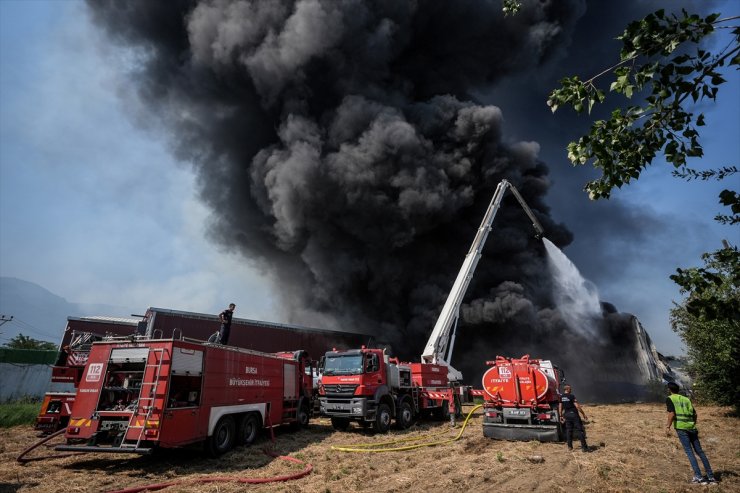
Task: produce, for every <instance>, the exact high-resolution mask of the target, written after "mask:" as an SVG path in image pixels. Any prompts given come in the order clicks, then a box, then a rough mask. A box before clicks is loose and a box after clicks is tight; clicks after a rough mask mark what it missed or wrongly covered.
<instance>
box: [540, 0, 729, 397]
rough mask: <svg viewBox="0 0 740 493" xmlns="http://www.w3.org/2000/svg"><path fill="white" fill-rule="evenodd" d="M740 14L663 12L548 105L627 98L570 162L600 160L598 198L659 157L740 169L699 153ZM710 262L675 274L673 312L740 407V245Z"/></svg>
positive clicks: (584, 108)
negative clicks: (705, 106)
mask: <svg viewBox="0 0 740 493" xmlns="http://www.w3.org/2000/svg"><path fill="white" fill-rule="evenodd" d="M738 19H740V17H738V16H733V17H724V18H723V17H722V16H721V14H717V13H714V14H711V15H708V16H706V17H701V16H699V15H696V14H689V13H688V12H686V11H685V10H682V11H681V14H666V13H665V11H664V10H658V11H657V12H654V13H652V14H649V15H647V16H646V17H645V18H644V19H641V20H638V21H634V22H631V23H630V24H628V25H627V28H626V29H625V30H624V32H623V33H622V35H621V36H619V37H618V39H619V40H621V41H622V50H621V52H620V57H619V61H618V62H616V63H615V64H614V65H613V66H611V67H609V68H607V69H605V70H603V71H601V72H600V73H598V74H596V75H595V76H593V77H590V78H588V79H585V80H581V79H580V78H579V77H577V76H573V77H567V78H564V79H562V80H561V81H560V84H561V86H560V87H559V88H557V89H555V90H554V91H552V93H551V94H550V96H549V98H548V100H547V104H548V105H549V106H550V108H551V109H552V111H553V112H555V111H557V110H558V108H559V107H561V106H563V105H569V106H571V107H572V108H573V109H574V110H575V111H576V112H577V113H583V112H588V113H589V114H590V113H591V110H592V108H593V107H594V105H596V104H600V103H603V102H604V101H605V100H606V99H607V96H606V94H607V90H606V89H605V88H603V86H605V85H607V84H608V92H609V93H611V94H612V95H616V97H617V98H618V99H619V100H620V101H622V103H623V104H622V106H619V105H618V104H617V107H616V109H614V110H613V111H612V112H611V114H610V116H609V118H608V119H606V120H596V121H594V122H593V123H592V125H591V128H590V129H589V132H588V133H587V134H586V135H584V136H582V137H580V138H579V139H578V140H577V141H576V142H571V143H570V144H568V158H569V159H570V161H571V162H572V163H573V164H574V165H575V166H583V165H585V164H588V163H591V164H592V165H593V166H594V167H595V168H596V169H597V170H599V171H600V173H601V175H600V176H599V177H598V178H597V179H595V180H593V181H590V182H588V183H587V184H586V187H585V190H586V192H588V194H589V197H590V198H591V199H593V200H597V199H608V198H609V196H610V194H611V192H612V190H613V189H614V188H615V187H617V188H620V187H622V186H623V185H626V184H629V183H630V182H631V181H632V180H637V179H638V178H639V177H640V173H641V172H642V171H643V170H644V169H645V168H646V167H647V166H648V165H650V164H651V163H652V162H653V160H654V159H655V158H657V157H658V156H659V155H662V156H664V158H665V161H666V162H667V163H669V164H670V165H671V166H672V174H673V175H674V176H676V177H679V178H683V179H687V180H693V179H700V180H708V179H716V180H724V179H725V178H727V177H728V176H731V175H733V174H735V173H737V172H738V169H737V166H734V165H730V166H722V167H714V168H712V167H709V168H708V169H695V168H692V167H690V166H689V165H688V160H689V158H701V157H702V156H703V153H704V152H703V149H702V146H701V143H700V141H699V137H700V136H699V129H700V128H701V127H703V126H704V124H705V118H704V115H703V114H702V113H700V112H698V111H697V110H696V108H698V103H703V102H705V101H706V100H709V101H716V98H717V93H718V91H719V87H720V86H721V85H722V84H724V83H725V82H726V79H725V77H726V76H729V75H728V73H732V74H735V75H736V74H737V68H738V67H740V27H738V26H737V25H732V24H733V22H735V21H737V20H738ZM720 30H727V31H728V33H729V34H730V35H729V38H728V41H726V42H725V43H724V44H719V45H718V47H717V48H716V49H713V50H710V49H707V48H706V47H705V46H704V45H705V41H706V40H707V37H708V36H711V35H714V34H716V33H717V32H718V31H720ZM719 202H720V204H722V205H724V206H727V207H729V213H727V214H718V215H717V216H715V220H717V221H719V222H721V223H723V224H729V225H736V224H738V223H740V194H738V192H737V191H735V190H729V189H726V190H723V191H722V192H721V193H720V195H719ZM703 259H704V262H705V266H704V267H702V268H691V269H678V270H677V273H676V274H675V275H673V276H671V279H672V280H673V281H675V282H676V283H677V284H678V285H679V286H680V287H681V292H682V294H684V295H685V296H686V299H685V300H684V301H683V302H682V303H681V304H680V305H677V306H676V308H675V309H674V310H672V312H671V323H672V327H673V329H674V330H675V331H676V332H677V333H678V334H679V335H680V336H681V338H682V339H683V341H684V342H685V343H686V346H687V348H688V353H689V354H688V355H689V359H690V366H689V368H690V371H691V374H692V375H693V376H694V377H695V378H696V383H697V384H698V385H699V388H701V389H702V392H703V394H704V396H705V397H707V398H710V399H712V400H715V401H717V402H720V403H723V404H733V405H735V406H736V408H737V406H738V405H739V404H738V403H739V402H740V383H739V380H738V370H740V368H738V364H739V363H738V362H739V361H740V358H739V356H740V355H738V346H739V344H738V343H739V342H740V341H739V340H738V324H740V313H739V312H738V310H740V298H739V297H738V285H739V284H740V268H739V267H738V266H740V254H738V250H737V248H736V247H732V246H730V245H725V248H723V249H721V250H718V251H716V252H713V253H709V254H704V256H703Z"/></svg>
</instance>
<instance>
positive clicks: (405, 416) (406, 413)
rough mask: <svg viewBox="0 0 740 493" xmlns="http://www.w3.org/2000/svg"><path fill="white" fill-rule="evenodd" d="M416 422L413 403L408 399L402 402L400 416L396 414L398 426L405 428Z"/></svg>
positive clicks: (399, 407) (399, 409)
mask: <svg viewBox="0 0 740 493" xmlns="http://www.w3.org/2000/svg"><path fill="white" fill-rule="evenodd" d="M413 422H414V410H413V409H412V408H411V403H410V402H409V401H408V400H405V401H403V402H401V405H400V406H398V416H396V426H397V427H398V428H399V429H401V430H405V429H406V428H408V427H409V426H411V425H412V424H413Z"/></svg>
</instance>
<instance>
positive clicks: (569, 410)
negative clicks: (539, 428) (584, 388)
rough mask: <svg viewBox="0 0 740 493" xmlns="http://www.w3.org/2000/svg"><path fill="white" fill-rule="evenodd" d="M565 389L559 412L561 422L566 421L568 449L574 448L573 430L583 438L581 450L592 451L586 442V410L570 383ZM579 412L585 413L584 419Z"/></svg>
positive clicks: (559, 404) (561, 397) (561, 396)
mask: <svg viewBox="0 0 740 493" xmlns="http://www.w3.org/2000/svg"><path fill="white" fill-rule="evenodd" d="M563 390H564V392H563V393H562V394H561V395H560V402H559V403H558V414H560V422H561V423H565V441H566V443H567V444H568V450H573V431H577V432H578V433H579V437H580V439H581V450H583V451H584V452H590V451H591V450H590V449H589V448H588V444H586V429H585V428H584V427H583V423H584V421H585V422H586V423H588V418H587V417H586V412H585V411H584V410H583V408H582V407H581V405H580V404H579V403H578V401H577V400H576V396H575V395H573V393H572V391H571V390H572V389H571V386H570V385H566V386H565V387H563ZM578 413H580V414H581V415H583V421H581V417H580V416H579V414H578Z"/></svg>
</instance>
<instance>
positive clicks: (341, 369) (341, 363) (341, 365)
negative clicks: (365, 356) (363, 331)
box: [324, 354, 362, 375]
mask: <svg viewBox="0 0 740 493" xmlns="http://www.w3.org/2000/svg"><path fill="white" fill-rule="evenodd" d="M357 373H362V355H361V354H351V355H346V356H329V355H327V356H326V360H325V362H324V375H355V374H357Z"/></svg>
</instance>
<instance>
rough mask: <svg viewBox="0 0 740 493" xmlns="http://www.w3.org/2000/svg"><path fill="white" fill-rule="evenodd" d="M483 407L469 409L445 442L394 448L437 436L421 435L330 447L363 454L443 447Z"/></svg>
mask: <svg viewBox="0 0 740 493" xmlns="http://www.w3.org/2000/svg"><path fill="white" fill-rule="evenodd" d="M481 407H483V406H482V405H481V404H478V405H477V406H475V407H474V408H473V409H471V410H470V411H469V412H468V415H467V417H466V418H465V421H463V424H462V427H461V428H460V431H459V432H458V433H457V435H456V436H454V437H453V438H448V439H446V440H437V441H432V442H424V443H415V444H413V445H401V446H394V445H396V444H400V443H406V442H412V441H418V440H424V439H427V438H430V436H437V435H439V434H435V435H423V436H418V437H410V438H401V439H398V440H392V441H389V442H381V443H358V444H354V445H346V446H332V447H331V449H332V450H337V451H339V452H361V453H362V452H364V453H371V452H399V451H403V450H413V449H417V448H422V447H433V446H436V445H444V444H447V443H452V442H454V441H456V440H459V439H460V437H461V436H462V434H463V432H464V431H465V427H466V426H468V421H470V418H471V417H472V416H473V413H474V412H475V411H477V410H478V409H480V408H481ZM445 433H446V432H445Z"/></svg>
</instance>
